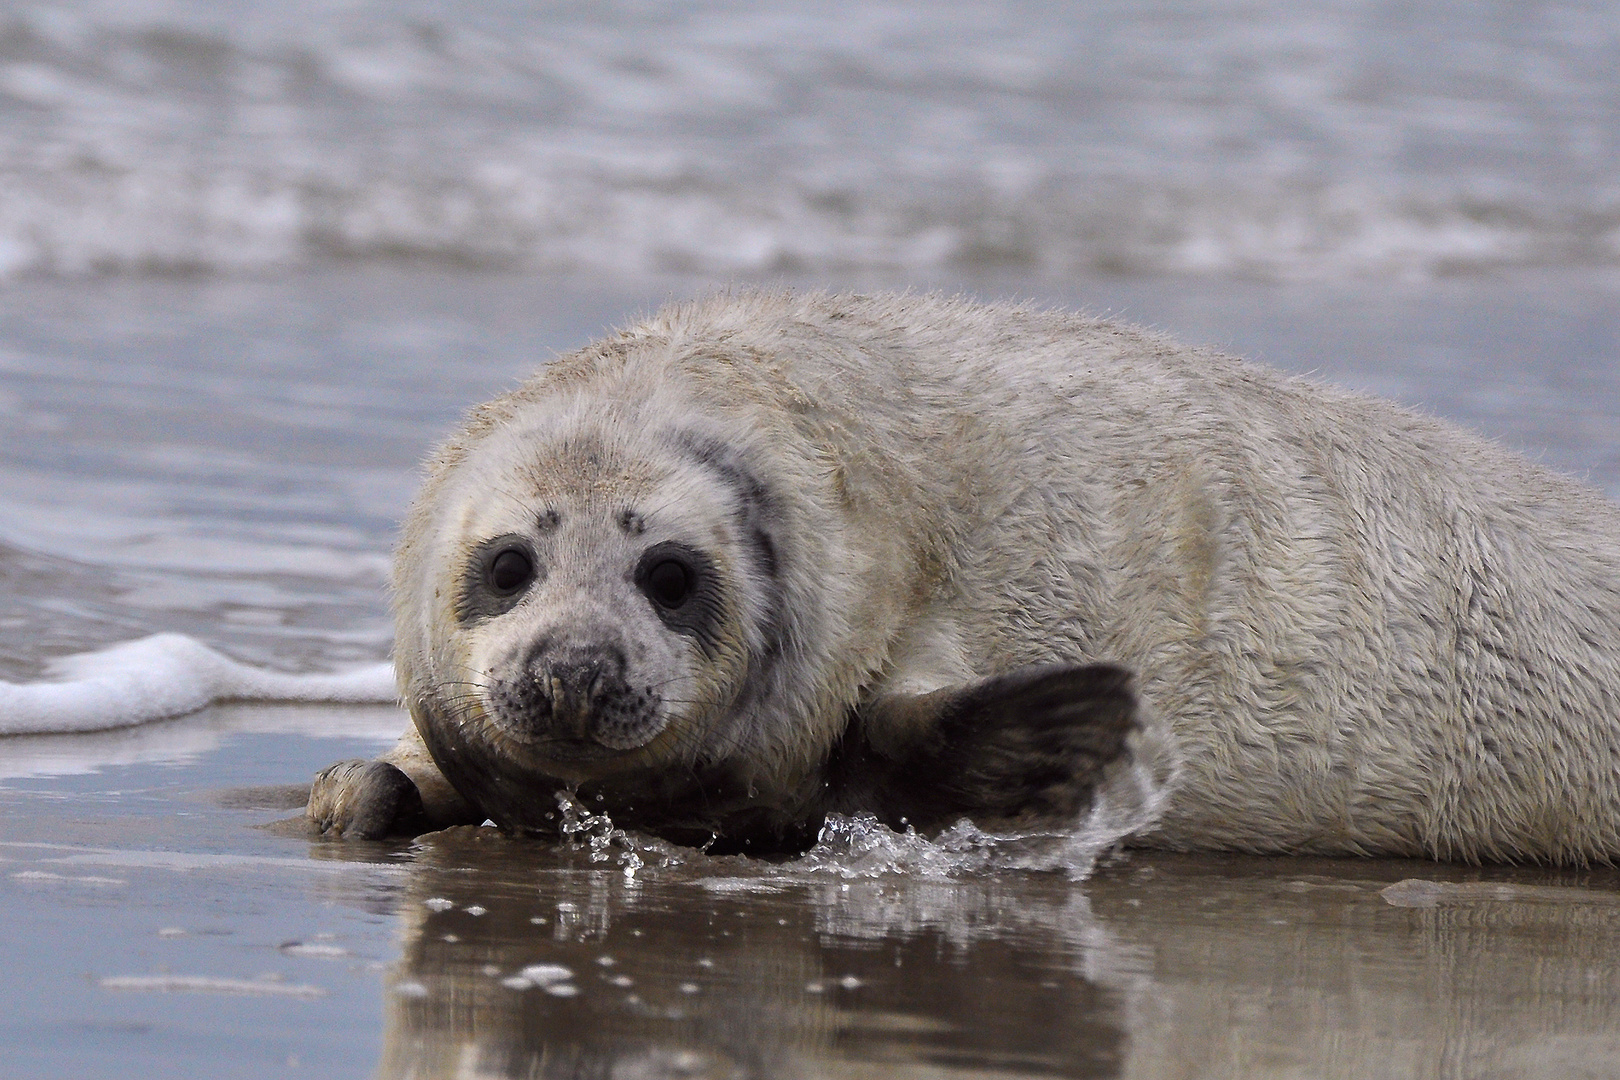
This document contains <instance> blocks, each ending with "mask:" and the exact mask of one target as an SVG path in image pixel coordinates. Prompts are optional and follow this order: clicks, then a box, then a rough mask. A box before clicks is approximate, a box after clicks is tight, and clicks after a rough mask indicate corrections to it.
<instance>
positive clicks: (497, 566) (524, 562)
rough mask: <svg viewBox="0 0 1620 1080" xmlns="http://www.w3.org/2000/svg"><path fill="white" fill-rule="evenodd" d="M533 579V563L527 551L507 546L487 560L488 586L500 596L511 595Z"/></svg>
mask: <svg viewBox="0 0 1620 1080" xmlns="http://www.w3.org/2000/svg"><path fill="white" fill-rule="evenodd" d="M533 580H534V563H533V562H532V561H531V560H530V559H529V556H528V553H527V552H524V551H521V550H519V549H517V548H507V549H506V550H505V551H502V552H500V553H498V554H497V555H496V556H495V557H494V558H493V559H491V560H490V561H489V587H490V589H491V591H493V592H496V593H498V594H500V595H501V596H511V595H512V594H513V593H515V592H518V591H519V590H521V589H522V588H523V587H524V586H526V585H528V584H529V582H531V581H533Z"/></svg>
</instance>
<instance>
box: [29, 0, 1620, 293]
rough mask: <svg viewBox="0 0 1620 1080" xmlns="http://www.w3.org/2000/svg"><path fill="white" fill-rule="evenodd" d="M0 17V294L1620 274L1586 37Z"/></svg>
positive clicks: (954, 8) (84, 10) (1115, 22)
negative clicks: (642, 281) (411, 275)
mask: <svg viewBox="0 0 1620 1080" xmlns="http://www.w3.org/2000/svg"><path fill="white" fill-rule="evenodd" d="M8 7H9V8H10V10H9V11H7V12H6V13H5V14H4V15H3V16H0V274H4V275H7V276H12V277H16V276H20V275H29V274H53V275H80V274H87V273H126V274H143V273H154V272H162V273H188V274H196V275H215V274H224V273H240V272H243V271H269V270H275V271H280V270H288V269H301V268H305V267H311V266H317V265H321V264H325V263H330V262H333V261H337V260H344V261H350V262H360V263H364V264H376V263H383V262H398V261H400V260H402V259H416V260H430V261H434V262H437V263H441V264H444V265H449V266H458V267H469V268H472V267H478V268H492V269H516V270H534V271H544V272H548V273H579V272H587V273H604V274H616V275H617V274H645V273H666V272H676V273H700V274H717V275H752V274H758V273H789V274H799V273H806V272H809V273H840V272H846V271H852V270H853V271H870V270H873V269H881V270H885V271H893V272H899V273H907V274H918V273H923V274H938V273H940V272H969V273H974V272H980V271H984V270H994V271H997V272H1005V271H1009V270H1010V271H1017V272H1027V273H1038V274H1043V275H1050V274H1091V273H1099V272H1100V273H1107V274H1149V273H1164V272H1176V273H1181V272H1192V273H1199V274H1216V275H1241V276H1244V277H1257V278H1264V279H1332V278H1338V277H1342V276H1346V275H1396V276H1400V277H1403V278H1409V279H1425V278H1433V277H1437V276H1447V275H1459V274H1480V273H1489V272H1493V271H1500V270H1505V269H1517V268H1523V267H1546V266H1559V267H1581V268H1586V269H1590V270H1593V271H1604V272H1608V273H1612V272H1614V270H1615V269H1616V267H1617V266H1620V7H1617V6H1616V5H1615V4H1613V3H1612V2H1610V0H1587V2H1580V0H1566V2H1554V3H1545V2H1544V3H1534V2H1532V3H1479V2H1463V0H1327V2H1324V0H1291V2H1287V3H1280V2H1276V0H1129V2H1121V0H1097V2H1091V3H1062V2H1045V0H1036V2H1010V3H982V2H960V0H940V2H935V3H929V4H913V3H885V2H881V0H878V2H873V0H859V2H850V0H768V2H746V3H744V2H735V3H733V2H723V0H722V2H706V3H690V2H687V3H682V2H673V3H664V2H660V3H638V2H630V3H626V2H592V3H539V4H532V3H513V2H508V0H476V2H469V0H461V2H452V3H443V2H433V3H422V2H413V0H387V2H383V0H353V2H342V0H338V2H326V3H313V2H300V0H254V2H251V3H247V2H241V0H223V2H221V0H205V2H185V0H143V2H132V0H101V2H94V0H92V2H85V3H78V4H67V5H59V6H45V5H42V6H38V7H31V6H16V5H8Z"/></svg>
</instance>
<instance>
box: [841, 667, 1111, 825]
mask: <svg viewBox="0 0 1620 1080" xmlns="http://www.w3.org/2000/svg"><path fill="white" fill-rule="evenodd" d="M1138 723H1139V721H1138V717H1137V702H1136V695H1135V693H1134V692H1133V690H1132V688H1131V677H1130V673H1129V672H1127V671H1125V670H1124V669H1123V668H1119V667H1114V666H1112V665H1107V664H1092V665H1084V666H1082V665H1075V664H1046V665H1038V666H1033V667H1026V668H1020V669H1019V670H1017V671H1012V672H1009V673H1007V674H1005V675H998V676H996V677H994V678H991V679H986V680H984V681H983V682H978V683H972V684H969V685H966V686H960V687H950V688H947V689H944V690H938V691H935V692H933V693H931V694H924V695H921V696H917V697H905V696H887V697H881V698H878V699H875V700H873V701H872V702H870V703H868V704H867V705H865V706H863V707H862V708H861V710H860V711H859V712H858V713H857V715H856V716H855V717H854V719H853V720H852V722H851V724H850V728H849V731H848V733H847V734H846V735H845V737H844V741H843V743H842V745H841V746H840V747H839V749H838V751H837V752H836V753H835V754H834V755H833V758H832V760H831V761H829V762H828V775H827V781H828V795H829V806H828V807H827V809H829V810H837V811H842V812H846V813H849V812H855V811H860V810H870V811H872V812H873V813H875V814H876V815H877V816H878V818H879V819H880V820H882V821H884V822H885V823H887V824H889V825H891V826H900V825H903V824H909V825H914V826H916V827H917V829H918V830H919V831H923V832H928V831H931V830H934V829H938V828H943V827H945V826H947V825H950V824H952V823H954V822H955V821H957V820H958V819H960V818H963V817H968V818H972V819H974V820H975V821H978V822H981V823H1001V824H1012V825H1017V824H1031V823H1035V822H1041V821H1061V822H1068V821H1073V820H1075V819H1076V818H1078V817H1079V816H1080V814H1082V813H1084V812H1085V811H1086V810H1087V809H1088V808H1089V807H1090V806H1091V802H1092V797H1093V794H1094V792H1095V790H1096V787H1097V784H1098V783H1099V782H1100V780H1101V778H1102V774H1103V771H1104V769H1106V768H1107V767H1108V766H1109V765H1110V764H1112V763H1113V762H1114V761H1115V760H1117V759H1118V758H1120V757H1122V756H1123V755H1125V754H1126V753H1127V746H1126V739H1127V737H1128V736H1129V735H1130V733H1131V732H1132V731H1133V730H1135V728H1136V727H1137V725H1138Z"/></svg>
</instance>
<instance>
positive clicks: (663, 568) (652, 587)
mask: <svg viewBox="0 0 1620 1080" xmlns="http://www.w3.org/2000/svg"><path fill="white" fill-rule="evenodd" d="M641 591H642V592H644V593H646V594H647V595H648V596H649V597H651V598H652V601H653V603H655V604H657V605H658V606H659V607H665V608H678V607H680V606H681V605H682V604H684V603H686V598H687V597H689V596H691V595H692V569H691V567H689V566H687V565H686V564H685V563H683V562H680V561H679V560H676V559H663V560H660V561H659V562H656V563H654V564H653V565H651V566H649V567H648V568H647V571H646V573H645V575H644V576H643V577H642V579H641Z"/></svg>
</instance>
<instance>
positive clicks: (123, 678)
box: [0, 634, 397, 735]
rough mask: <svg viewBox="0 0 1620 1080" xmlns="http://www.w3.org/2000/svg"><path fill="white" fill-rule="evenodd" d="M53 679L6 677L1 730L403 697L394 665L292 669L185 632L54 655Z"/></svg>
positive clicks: (50, 729)
mask: <svg viewBox="0 0 1620 1080" xmlns="http://www.w3.org/2000/svg"><path fill="white" fill-rule="evenodd" d="M46 676H47V678H46V680H45V681H42V682H36V683H23V684H18V683H8V682H0V735H25V734H46V733H57V732H74V731H105V730H107V729H109V728H118V727H129V726H131V725H135V724H144V723H147V722H149V721H152V720H161V719H164V718H165V717H171V716H182V715H184V714H186V713H189V712H195V711H197V710H198V709H201V708H204V707H205V706H207V705H210V704H212V703H214V702H216V701H304V702H334V703H350V704H375V703H387V702H392V701H394V700H396V697H397V695H396V692H395V689H394V669H393V665H391V664H387V663H381V664H369V665H366V666H364V667H359V668H354V669H352V670H349V671H342V672H337V673H333V674H289V673H286V672H280V671H267V670H265V669H263V668H256V667H252V666H250V665H248V664H243V663H239V662H237V661H235V660H232V659H231V658H230V657H228V656H225V655H223V654H221V653H218V652H215V651H214V650H213V649H210V648H209V647H208V646H206V645H204V644H203V643H202V642H200V641H197V640H196V639H194V638H190V637H187V636H186V635H184V634H153V635H152V636H151V637H145V638H141V639H139V640H137V641H126V642H122V643H120V644H118V645H114V646H112V647H110V648H106V649H98V650H96V651H94V652H87V653H79V654H77V655H75V656H66V657H62V658H60V659H58V660H55V661H53V662H52V663H51V664H50V666H49V667H47V668H46Z"/></svg>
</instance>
